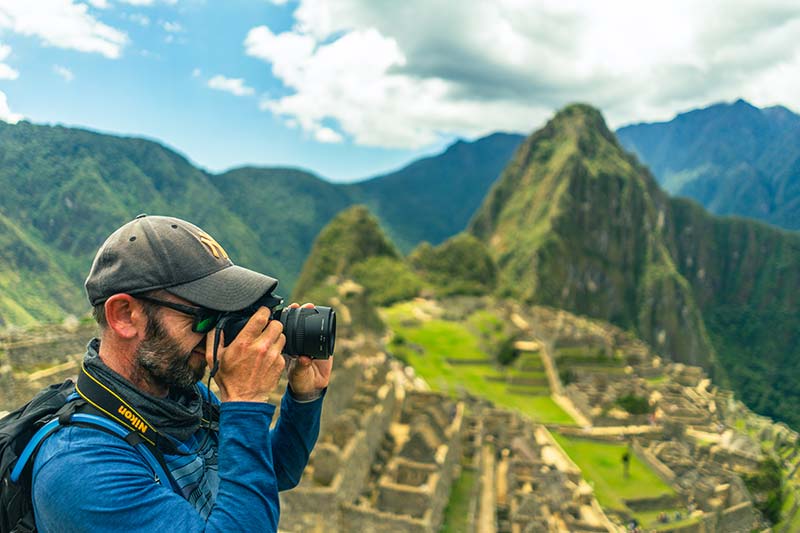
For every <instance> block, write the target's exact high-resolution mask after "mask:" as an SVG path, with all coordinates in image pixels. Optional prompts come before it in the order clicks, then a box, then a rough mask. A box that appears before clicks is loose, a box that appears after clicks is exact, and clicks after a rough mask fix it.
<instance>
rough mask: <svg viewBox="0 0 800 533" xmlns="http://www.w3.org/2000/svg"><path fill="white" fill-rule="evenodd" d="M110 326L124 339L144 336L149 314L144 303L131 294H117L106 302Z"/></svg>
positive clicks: (107, 320) (107, 319)
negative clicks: (146, 312)
mask: <svg viewBox="0 0 800 533" xmlns="http://www.w3.org/2000/svg"><path fill="white" fill-rule="evenodd" d="M105 311H106V322H108V327H109V328H110V329H111V330H113V331H114V333H116V334H117V335H118V336H120V337H122V338H123V339H130V340H133V339H135V338H136V337H144V333H145V331H146V329H147V315H146V314H145V312H144V307H142V303H141V302H140V301H139V300H137V299H136V298H134V297H133V296H131V295H130V294H115V295H113V296H111V297H110V298H109V299H108V300H106V303H105Z"/></svg>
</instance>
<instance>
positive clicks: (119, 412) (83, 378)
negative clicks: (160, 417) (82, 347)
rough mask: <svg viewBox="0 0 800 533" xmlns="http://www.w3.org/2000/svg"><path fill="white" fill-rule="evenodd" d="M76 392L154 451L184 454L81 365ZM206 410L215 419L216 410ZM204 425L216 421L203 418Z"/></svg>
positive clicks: (210, 424)
mask: <svg viewBox="0 0 800 533" xmlns="http://www.w3.org/2000/svg"><path fill="white" fill-rule="evenodd" d="M75 392H77V393H78V395H80V397H81V398H83V399H84V400H85V401H86V402H87V403H88V404H89V405H91V406H92V407H94V408H95V409H97V410H98V411H100V412H101V413H103V414H104V415H105V416H107V417H109V418H111V419H112V420H114V421H116V422H118V423H119V424H120V425H122V426H123V427H125V428H127V429H128V430H130V431H131V432H132V433H134V434H136V435H137V436H138V437H139V438H141V439H142V440H143V441H144V442H145V443H147V444H148V445H150V447H151V448H153V449H154V450H155V451H157V452H159V453H166V454H170V455H185V453H184V452H181V451H180V450H179V449H178V447H177V446H176V444H175V443H174V442H173V441H172V439H170V438H169V437H167V436H166V435H164V434H162V433H161V432H159V431H158V429H156V428H155V426H153V424H151V423H150V422H149V421H148V420H147V419H145V418H144V416H142V415H141V413H139V412H138V411H137V410H136V409H135V408H134V407H133V406H131V405H130V404H129V403H128V402H126V401H125V400H124V399H122V398H121V397H120V396H119V395H118V394H117V393H115V392H114V391H113V390H112V389H111V388H109V387H108V386H107V385H105V384H104V383H103V382H102V381H101V380H100V379H98V378H97V377H96V376H94V375H92V374H91V373H90V372H89V371H88V370H87V368H86V365H84V364H81V370H80V372H79V373H78V382H77V383H76V384H75ZM204 407H205V406H204ZM203 411H204V414H206V413H208V414H209V417H210V418H213V413H214V410H213V409H208V410H207V409H203ZM217 412H218V411H217ZM203 422H205V423H207V424H209V427H211V426H212V423H213V422H215V421H213V420H206V419H205V417H204V419H203Z"/></svg>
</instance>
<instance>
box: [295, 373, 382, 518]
mask: <svg viewBox="0 0 800 533" xmlns="http://www.w3.org/2000/svg"><path fill="white" fill-rule="evenodd" d="M356 368H357V370H359V372H361V371H364V372H366V373H367V374H368V375H367V376H358V375H356V377H353V373H352V372H348V373H344V374H342V375H344V376H345V377H344V378H343V381H337V382H336V383H333V384H332V385H331V391H333V390H334V389H333V387H334V386H337V387H338V386H339V384H340V383H347V384H348V385H347V386H345V385H342V392H341V394H340V395H339V399H338V401H337V402H336V403H335V405H337V406H338V407H339V409H338V413H337V410H334V409H331V408H330V406H329V405H328V397H327V396H326V398H325V406H324V409H323V417H325V416H327V420H328V421H327V423H326V424H324V426H323V427H322V428H321V433H320V435H321V436H320V441H319V443H318V445H317V446H316V447H315V449H314V451H313V452H312V454H311V459H310V461H309V466H308V467H307V468H306V471H305V472H304V473H303V477H302V479H301V481H300V484H299V485H298V486H297V487H296V488H295V489H293V490H290V491H286V492H282V493H281V494H280V496H281V509H282V512H281V521H280V528H281V530H282V531H303V532H306V531H326V532H327V531H338V529H337V528H338V527H339V526H338V524H340V522H341V517H340V516H339V515H340V513H341V509H342V504H343V503H345V502H351V501H354V500H355V499H356V498H357V497H358V495H359V494H360V493H361V492H362V491H363V490H364V487H365V485H366V482H367V478H368V476H369V473H370V467H371V466H372V464H373V461H374V460H375V456H376V453H377V450H378V446H379V444H380V442H381V439H382V438H383V436H384V434H385V433H386V431H387V430H388V428H389V425H390V424H391V422H392V419H393V417H394V415H395V409H396V406H397V398H396V395H395V385H394V382H393V381H391V380H390V381H388V382H386V383H384V384H382V385H380V387H378V388H377V390H374V392H373V394H372V396H370V397H369V402H367V403H365V402H364V399H365V398H364V394H363V393H364V392H368V391H372V390H373V387H374V385H375V381H376V378H380V377H381V375H380V372H378V373H374V372H371V371H369V368H371V367H368V368H367V370H364V369H363V368H361V367H360V365H359V366H358V367H356ZM378 369H379V370H380V371H382V370H383V369H384V367H383V366H382V365H379V366H378ZM369 374H372V376H370V375H369ZM378 380H379V379H378ZM362 381H366V383H361V382H362ZM348 387H349V388H348ZM347 391H349V392H350V399H349V400H350V401H349V402H346V401H345V399H343V398H345V397H346V396H347Z"/></svg>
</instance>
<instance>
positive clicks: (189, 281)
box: [85, 214, 278, 311]
mask: <svg viewBox="0 0 800 533" xmlns="http://www.w3.org/2000/svg"><path fill="white" fill-rule="evenodd" d="M277 285H278V280H276V279H275V278H271V277H269V276H266V275H264V274H259V273H258V272H254V271H252V270H248V269H246V268H242V267H240V266H237V265H234V264H233V262H232V261H231V260H230V258H229V257H228V254H227V253H226V252H225V250H224V249H223V248H222V246H220V244H219V243H218V242H217V241H216V240H215V239H214V238H213V237H211V236H210V235H209V234H208V233H206V232H205V231H203V230H202V229H200V228H198V227H197V226H195V225H194V224H191V223H189V222H186V221H185V220H181V219H179V218H173V217H164V216H149V215H144V214H143V215H139V216H137V217H136V218H135V219H133V220H132V221H130V222H128V223H127V224H125V225H124V226H122V227H121V228H119V229H118V230H116V231H115V232H114V233H112V234H111V235H110V236H109V237H108V239H106V242H105V243H103V245H102V246H101V247H100V249H99V250H98V251H97V255H96V256H95V258H94V261H93V262H92V268H91V270H90V272H89V277H87V278H86V284H85V286H86V294H87V296H88V297H89V302H90V303H91V304H92V305H97V304H99V303H102V302H104V301H105V300H107V299H108V298H109V297H110V296H112V295H114V294H117V293H128V294H134V295H135V294H137V293H143V292H147V291H152V290H156V289H164V290H166V291H167V292H169V293H172V294H174V295H176V296H180V297H181V298H184V299H186V300H188V301H190V302H192V303H193V304H195V305H200V306H202V307H206V308H208V309H214V310H217V311H237V310H240V309H244V308H245V307H248V306H249V305H251V304H253V303H254V302H255V301H256V300H258V299H259V298H260V297H261V296H263V295H264V294H266V293H267V292H269V291H272V290H274V289H275V287H276V286H277Z"/></svg>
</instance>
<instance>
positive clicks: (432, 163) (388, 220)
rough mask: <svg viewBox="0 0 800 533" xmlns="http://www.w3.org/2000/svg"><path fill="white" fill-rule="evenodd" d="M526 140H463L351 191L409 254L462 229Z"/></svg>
mask: <svg viewBox="0 0 800 533" xmlns="http://www.w3.org/2000/svg"><path fill="white" fill-rule="evenodd" d="M523 139H524V137H523V136H521V135H514V134H508V133H495V134H492V135H489V136H488V137H484V138H482V139H478V140H477V141H474V142H465V141H458V142H456V143H454V144H452V145H451V146H450V147H449V148H447V150H445V152H444V153H442V154H439V155H436V156H433V157H427V158H424V159H420V160H418V161H415V162H414V163H411V164H410V165H408V166H406V167H404V168H402V169H400V170H398V171H396V172H392V173H391V174H386V175H383V176H378V177H375V178H372V179H369V180H366V181H363V182H360V183H356V184H353V185H350V186H348V187H347V189H348V190H349V191H350V192H351V194H352V195H353V196H354V198H355V199H356V200H357V201H358V202H360V203H364V204H366V205H367V206H369V208H370V210H371V211H372V212H374V213H375V214H376V215H377V216H378V217H379V218H380V219H381V221H382V222H383V224H384V226H385V227H386V228H387V231H388V232H389V236H390V237H391V238H392V240H393V241H394V242H395V243H397V245H398V247H399V248H400V249H401V250H402V251H403V252H405V253H408V252H409V251H410V250H411V249H412V248H413V247H414V246H415V245H416V244H418V243H420V242H422V241H427V242H430V243H432V244H439V243H441V242H443V241H444V240H446V239H447V238H448V237H451V236H453V235H455V234H456V233H458V232H460V231H462V230H463V229H464V228H465V227H466V225H467V222H469V219H470V217H471V216H472V215H473V213H474V212H475V210H476V209H477V208H478V206H479V205H480V204H481V201H482V200H483V197H484V196H485V195H486V192H487V191H488V190H489V187H491V185H492V183H494V181H495V179H496V178H497V176H499V175H500V172H502V170H503V168H504V167H505V166H506V164H507V163H508V161H509V159H511V155H512V154H513V153H514V150H516V149H517V147H518V146H519V143H520V142H522V140H523Z"/></svg>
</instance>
